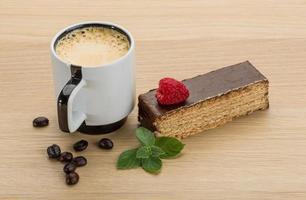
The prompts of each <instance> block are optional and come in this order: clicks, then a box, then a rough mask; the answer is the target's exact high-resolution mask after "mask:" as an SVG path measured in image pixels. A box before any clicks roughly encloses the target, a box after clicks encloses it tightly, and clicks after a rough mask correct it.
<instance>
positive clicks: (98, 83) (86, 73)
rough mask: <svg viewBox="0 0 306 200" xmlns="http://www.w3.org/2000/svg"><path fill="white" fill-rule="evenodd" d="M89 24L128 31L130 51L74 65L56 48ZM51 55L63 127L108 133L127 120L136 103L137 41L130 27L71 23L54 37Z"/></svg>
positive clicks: (61, 127) (58, 107)
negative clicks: (88, 64)
mask: <svg viewBox="0 0 306 200" xmlns="http://www.w3.org/2000/svg"><path fill="white" fill-rule="evenodd" d="M90 26H99V27H104V28H110V29H114V30H116V31H118V32H120V33H122V34H124V35H126V36H127V38H128V40H129V42H130V48H129V50H128V52H127V53H126V54H125V55H124V56H122V57H120V58H119V59H117V60H115V61H113V62H111V63H108V64H103V65H99V66H96V67H82V66H75V65H72V64H70V63H67V62H65V61H64V60H62V59H61V58H60V57H59V56H58V55H57V54H56V51H55V47H56V44H57V42H58V41H59V40H60V39H61V38H62V37H63V36H65V35H66V34H67V33H69V32H71V31H73V30H75V29H79V28H84V27H90ZM51 59H52V65H53V76H54V85H55V92H56V97H57V109H58V122H59V127H60V129H61V130H62V131H65V132H75V131H76V130H79V131H80V132H84V133H89V134H98V133H108V132H111V131H114V130H116V129H118V128H120V127H121V126H122V125H123V124H124V122H125V121H126V118H127V116H128V115H129V113H130V112H131V111H132V110H133V108H134V104H135V78H134V65H135V43H134V39H133V37H132V35H131V34H130V33H129V31H127V30H126V29H125V28H123V27H121V26H119V25H116V24H113V23H109V22H99V21H90V22H83V23H78V24H74V25H71V26H69V27H67V28H64V29H63V30H61V31H60V32H58V33H57V34H56V35H55V37H54V38H53V40H52V42H51Z"/></svg>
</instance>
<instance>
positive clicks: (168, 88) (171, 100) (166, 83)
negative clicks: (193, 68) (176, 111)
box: [155, 78, 189, 105]
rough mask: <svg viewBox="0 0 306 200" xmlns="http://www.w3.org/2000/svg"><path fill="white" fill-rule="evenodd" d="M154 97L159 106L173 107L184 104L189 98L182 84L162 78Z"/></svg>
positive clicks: (171, 79)
mask: <svg viewBox="0 0 306 200" xmlns="http://www.w3.org/2000/svg"><path fill="white" fill-rule="evenodd" d="M155 96H156V99H157V101H158V103H159V104H161V105H174V104H179V103H182V102H184V101H185V100H186V99H187V98H188V97H189V91H188V89H187V88H186V86H185V85H184V84H183V83H182V82H180V81H177V80H175V79H173V78H163V79H161V80H160V81H159V88H158V89H157V90H156V94H155Z"/></svg>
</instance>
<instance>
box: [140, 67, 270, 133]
mask: <svg viewBox="0 0 306 200" xmlns="http://www.w3.org/2000/svg"><path fill="white" fill-rule="evenodd" d="M259 81H268V80H267V78H266V77H265V76H264V75H262V74H261V73H260V72H259V71H258V70H257V69H256V68H255V67H254V66H253V65H252V64H251V63H250V62H249V61H245V62H242V63H239V64H236V65H231V66H228V67H224V68H221V69H218V70H215V71H212V72H209V73H207V74H203V75H199V76H196V77H194V78H190V79H186V80H183V83H184V84H185V85H186V87H187V88H188V89H189V93H190V96H189V98H188V99H187V100H186V101H185V102H184V103H182V104H180V105H175V106H161V105H159V104H158V102H157V100H156V97H155V93H156V89H153V90H150V91H149V92H147V93H145V94H141V95H139V97H138V102H139V103H138V108H139V116H138V117H139V119H138V120H139V121H140V122H141V123H142V125H143V126H145V127H147V128H151V129H154V127H153V125H152V122H153V121H154V120H155V119H156V118H157V117H160V116H162V115H163V114H165V113H166V112H169V111H172V110H175V109H177V108H179V107H182V106H183V107H187V106H191V105H193V104H195V103H197V102H199V101H205V100H207V99H210V98H213V97H216V96H221V95H224V94H226V93H228V92H231V91H233V90H237V89H239V88H242V87H245V86H247V85H249V84H253V83H256V82H259Z"/></svg>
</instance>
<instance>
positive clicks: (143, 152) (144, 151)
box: [136, 146, 152, 158]
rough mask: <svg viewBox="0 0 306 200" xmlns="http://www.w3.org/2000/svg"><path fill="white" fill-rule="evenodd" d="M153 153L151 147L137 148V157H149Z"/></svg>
mask: <svg viewBox="0 0 306 200" xmlns="http://www.w3.org/2000/svg"><path fill="white" fill-rule="evenodd" d="M151 154H152V151H151V147H149V146H142V147H140V148H139V149H138V150H137V154H136V157H137V158H149V157H150V156H151Z"/></svg>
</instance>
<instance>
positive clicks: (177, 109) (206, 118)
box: [138, 61, 269, 138]
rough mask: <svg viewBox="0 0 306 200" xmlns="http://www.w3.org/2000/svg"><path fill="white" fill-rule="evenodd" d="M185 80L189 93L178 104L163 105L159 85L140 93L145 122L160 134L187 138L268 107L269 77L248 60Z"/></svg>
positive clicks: (141, 111) (141, 117)
mask: <svg viewBox="0 0 306 200" xmlns="http://www.w3.org/2000/svg"><path fill="white" fill-rule="evenodd" d="M182 82H183V83H184V85H185V86H186V87H187V88H188V90H189V93H190V95H189V97H188V99H187V100H186V101H185V102H183V103H181V104H179V105H172V106H165V105H160V104H159V103H158V101H157V100H156V97H155V94H156V89H154V90H150V91H149V92H147V93H145V94H141V95H139V97H138V109H139V113H138V120H139V122H140V123H141V125H142V126H144V127H146V128H148V129H150V130H152V131H155V132H157V133H158V134H160V135H164V136H172V137H178V138H185V137H188V136H190V135H194V134H197V133H200V132H203V131H205V130H208V129H212V128H215V127H218V126H220V125H223V124H225V123H226V122H229V121H232V120H233V119H234V118H237V117H240V116H243V115H249V114H251V113H252V112H254V111H257V110H265V109H267V108H268V107H269V99H268V88H269V81H268V79H267V78H266V77H265V76H264V75H262V74H261V73H260V72H259V71H258V70H257V69H256V68H255V67H254V66H253V65H252V64H251V63H250V62H248V61H246V62H243V63H239V64H236V65H232V66H228V67H224V68H221V69H218V70H216V71H212V72H209V73H207V74H203V75H199V76H196V77H194V78H191V79H186V80H183V81H182Z"/></svg>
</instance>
